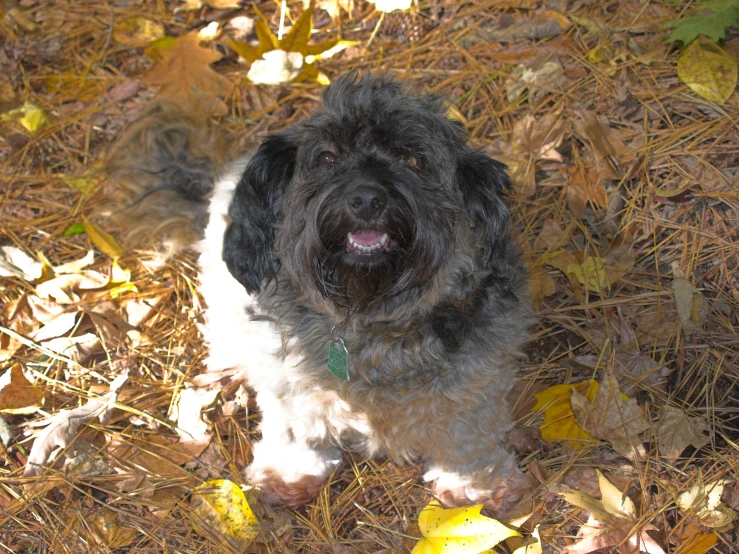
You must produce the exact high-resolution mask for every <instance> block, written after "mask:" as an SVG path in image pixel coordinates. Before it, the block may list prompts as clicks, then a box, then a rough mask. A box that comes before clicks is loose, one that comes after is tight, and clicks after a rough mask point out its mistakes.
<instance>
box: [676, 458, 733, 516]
mask: <svg viewBox="0 0 739 554" xmlns="http://www.w3.org/2000/svg"><path fill="white" fill-rule="evenodd" d="M730 483H731V481H730V480H729V479H719V480H718V481H713V482H711V483H704V481H703V474H702V472H700V471H699V472H698V479H697V483H696V484H695V485H693V486H692V487H690V489H688V490H687V491H685V492H683V493H682V494H679V495H677V497H676V498H675V503H676V504H677V505H678V507H679V508H680V509H681V510H683V511H684V512H686V513H688V514H689V515H691V516H693V517H694V518H695V519H696V520H697V521H698V523H700V524H701V525H705V526H706V527H712V528H714V529H719V530H723V529H724V528H725V527H727V526H728V525H729V524H731V522H733V521H734V520H735V519H737V512H735V511H734V510H732V509H731V508H729V507H728V506H727V505H726V504H724V503H723V502H722V501H721V495H722V494H723V492H724V488H725V487H726V485H729V484H730Z"/></svg>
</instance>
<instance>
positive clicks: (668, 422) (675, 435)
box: [654, 406, 711, 461]
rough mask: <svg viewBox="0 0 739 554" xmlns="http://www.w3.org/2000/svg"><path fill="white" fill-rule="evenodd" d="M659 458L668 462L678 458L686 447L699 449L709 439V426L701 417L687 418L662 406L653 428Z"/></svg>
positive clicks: (674, 409)
mask: <svg viewBox="0 0 739 554" xmlns="http://www.w3.org/2000/svg"><path fill="white" fill-rule="evenodd" d="M654 433H655V435H656V436H657V444H658V445H659V454H660V456H662V457H664V458H667V459H668V460H670V461H675V460H676V459H677V458H679V457H680V454H682V453H683V450H685V449H686V448H687V447H688V445H691V444H692V445H693V447H695V448H701V447H702V446H704V445H706V444H707V443H708V441H709V440H710V438H711V426H710V425H708V422H706V420H705V419H703V418H702V417H689V416H688V415H687V414H686V413H685V412H683V411H682V410H680V409H678V408H673V407H672V406H663V407H662V410H661V415H660V418H659V421H658V422H657V424H656V425H655V427H654Z"/></svg>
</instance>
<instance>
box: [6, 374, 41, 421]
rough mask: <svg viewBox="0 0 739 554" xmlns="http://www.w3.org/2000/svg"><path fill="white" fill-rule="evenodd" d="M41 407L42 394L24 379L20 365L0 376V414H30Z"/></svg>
mask: <svg viewBox="0 0 739 554" xmlns="http://www.w3.org/2000/svg"><path fill="white" fill-rule="evenodd" d="M43 405H44V393H43V392H42V391H41V389H39V388H38V387H37V386H36V385H34V384H33V383H31V382H30V381H29V380H28V379H27V378H26V376H25V374H24V373H23V367H22V366H21V364H19V363H15V364H13V365H12V366H10V368H9V369H8V370H7V371H6V372H5V373H3V374H2V375H0V412H3V413H6V414H32V413H34V412H36V411H37V410H38V409H39V408H40V407H41V406H43Z"/></svg>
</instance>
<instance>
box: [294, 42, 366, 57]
mask: <svg viewBox="0 0 739 554" xmlns="http://www.w3.org/2000/svg"><path fill="white" fill-rule="evenodd" d="M357 44H359V42H357V41H356V40H330V41H328V42H324V43H321V44H312V45H310V46H306V47H305V48H303V49H302V50H301V52H302V53H303V54H305V61H306V63H313V62H315V61H317V60H325V59H328V58H330V57H331V56H335V55H336V54H338V53H339V52H341V51H342V50H346V49H347V48H349V47H350V46H356V45H357Z"/></svg>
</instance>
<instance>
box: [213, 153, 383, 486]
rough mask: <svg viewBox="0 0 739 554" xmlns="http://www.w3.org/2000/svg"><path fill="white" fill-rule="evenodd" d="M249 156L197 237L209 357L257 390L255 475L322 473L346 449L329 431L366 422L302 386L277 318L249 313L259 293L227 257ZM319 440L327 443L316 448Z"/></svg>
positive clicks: (330, 396)
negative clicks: (227, 236)
mask: <svg viewBox="0 0 739 554" xmlns="http://www.w3.org/2000/svg"><path fill="white" fill-rule="evenodd" d="M247 163H248V158H244V159H241V160H239V161H238V162H236V163H235V164H234V165H233V166H232V168H231V170H230V171H229V172H228V173H226V175H225V176H224V177H222V178H221V179H220V180H219V181H218V182H217V183H216V186H215V189H214V192H213V196H212V198H211V202H210V208H209V221H208V225H207V227H206V229H205V238H204V239H203V241H202V243H201V245H200V251H201V254H200V268H201V275H200V287H201V293H202V295H203V297H204V299H205V302H206V304H207V306H208V307H207V310H206V314H205V326H204V327H203V334H204V338H205V340H206V343H207V344H208V347H209V354H208V357H207V359H206V364H207V366H208V371H211V372H217V371H219V370H228V369H236V370H238V371H239V372H240V373H242V374H243V375H245V376H246V379H247V382H248V384H249V386H251V387H252V388H253V389H254V390H255V391H256V393H257V404H258V405H259V408H260V410H261V412H262V425H261V429H262V434H263V437H264V439H263V440H262V441H261V442H260V443H258V444H256V445H255V447H254V461H253V463H252V464H251V466H250V468H249V470H248V474H249V477H250V478H251V480H252V481H253V482H255V483H256V484H259V483H260V482H261V481H262V480H264V479H267V477H268V475H269V473H270V471H271V472H273V473H276V474H277V475H279V476H281V477H282V479H283V480H284V481H285V482H286V483H291V482H296V481H298V480H299V479H300V478H301V477H302V476H304V475H313V476H317V477H320V478H324V477H326V476H328V474H329V473H330V472H331V471H332V470H333V469H334V468H336V467H337V466H338V465H339V463H340V462H341V452H340V450H339V449H338V448H335V447H334V446H332V445H331V444H330V442H329V436H330V435H334V434H340V433H341V432H342V431H343V430H344V428H345V427H346V426H347V422H354V424H355V425H353V427H355V428H357V429H359V430H361V431H363V432H365V433H368V432H369V425H368V424H367V422H366V421H364V420H363V418H362V417H361V415H356V414H349V412H350V410H349V407H348V406H347V405H346V403H345V402H343V401H341V400H340V399H339V398H338V396H337V395H336V394H335V393H333V392H328V391H325V392H322V391H314V390H312V391H304V390H303V389H302V387H301V383H300V381H299V379H298V375H297V371H296V369H295V366H296V365H297V364H298V363H299V361H300V360H299V359H297V358H296V357H294V356H287V357H285V358H283V356H282V355H281V352H282V351H283V345H282V338H281V335H280V332H279V330H278V329H276V328H275V326H274V324H273V323H271V322H269V321H264V320H262V321H253V320H252V317H251V315H250V313H249V312H250V311H251V313H252V314H258V313H259V311H258V306H257V304H256V301H255V299H254V297H253V296H251V295H250V294H248V293H247V292H246V290H245V289H244V287H243V286H242V285H241V284H240V283H239V282H238V281H236V279H234V278H233V277H232V276H231V274H230V273H229V271H228V268H227V267H226V264H225V262H224V261H223V259H222V251H223V236H224V233H225V232H226V228H227V226H228V222H229V217H228V206H229V204H230V203H231V199H232V197H233V195H234V191H235V189H236V185H237V184H238V182H239V179H240V178H241V175H242V174H243V172H244V169H245V168H246V165H247ZM286 388H287V389H288V390H290V392H289V394H285V392H286ZM332 415H334V416H335V417H332ZM331 420H333V421H334V422H335V423H336V425H335V426H332V425H331V424H330V423H329V422H330V421H331ZM330 427H331V428H330ZM309 443H310V444H311V445H313V447H311V446H309ZM316 444H318V445H322V444H323V445H325V447H324V448H319V449H316V448H315V445H316Z"/></svg>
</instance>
